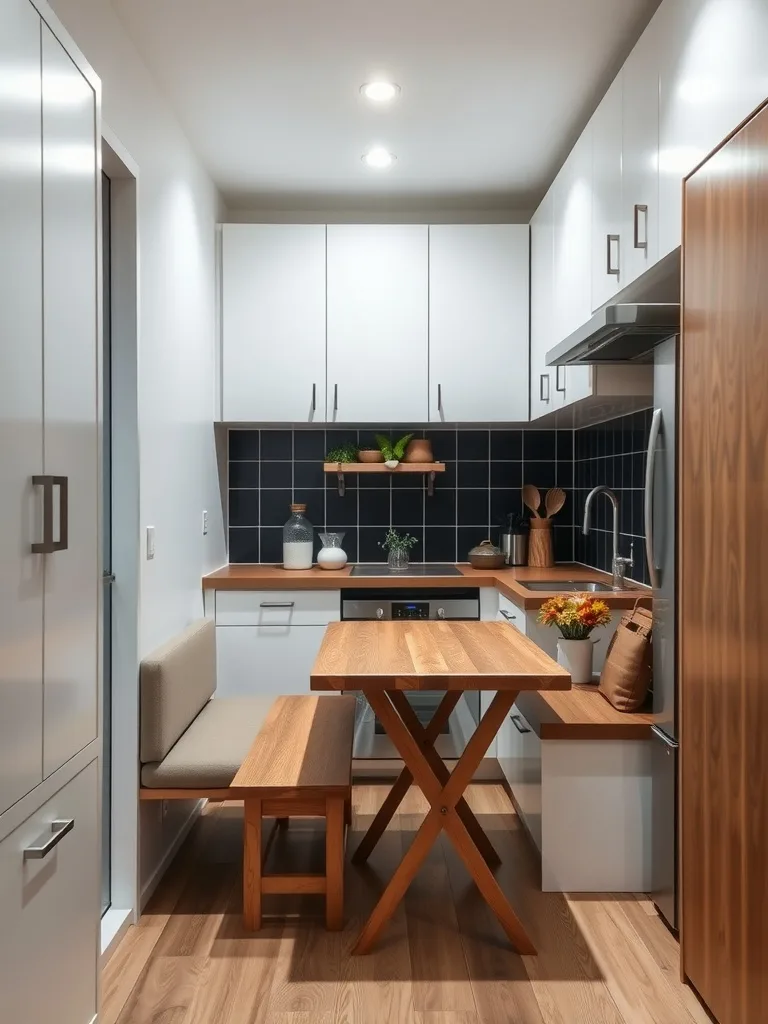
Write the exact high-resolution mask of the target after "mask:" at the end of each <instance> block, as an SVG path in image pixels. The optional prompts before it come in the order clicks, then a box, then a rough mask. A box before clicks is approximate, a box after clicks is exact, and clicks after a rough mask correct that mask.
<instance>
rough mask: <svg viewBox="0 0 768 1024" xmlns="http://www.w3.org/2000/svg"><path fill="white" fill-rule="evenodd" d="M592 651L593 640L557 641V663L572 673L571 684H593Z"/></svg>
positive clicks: (561, 639)
mask: <svg viewBox="0 0 768 1024" xmlns="http://www.w3.org/2000/svg"><path fill="white" fill-rule="evenodd" d="M592 650H593V643H592V641H591V640H564V639H563V638H562V637H560V639H559V640H558V641H557V663H558V665H562V667H563V668H564V669H566V670H567V671H568V672H569V673H570V676H571V682H574V683H591V682H592Z"/></svg>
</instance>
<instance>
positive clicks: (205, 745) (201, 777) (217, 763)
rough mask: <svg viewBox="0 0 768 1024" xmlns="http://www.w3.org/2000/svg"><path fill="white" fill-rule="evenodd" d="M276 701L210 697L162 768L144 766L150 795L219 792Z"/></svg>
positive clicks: (143, 779) (153, 765)
mask: <svg viewBox="0 0 768 1024" xmlns="http://www.w3.org/2000/svg"><path fill="white" fill-rule="evenodd" d="M274 699H275V698H274V697H214V699H213V700H211V701H209V702H208V703H207V704H206V705H205V707H204V708H203V710H202V711H201V712H200V714H199V715H198V716H197V718H196V719H195V720H194V722H193V723H192V724H191V725H190V727H189V728H188V729H187V731H186V732H185V733H184V734H183V736H181V737H180V739H179V740H178V742H177V743H176V744H175V745H174V747H173V749H172V750H171V751H170V752H169V754H168V756H167V757H166V758H165V759H164V760H163V761H162V763H161V764H145V765H144V766H143V768H142V769H141V784H142V786H148V787H150V788H151V789H220V788H221V787H223V786H228V785H229V784H230V782H231V781H232V779H233V778H234V777H235V773H236V772H237V769H238V768H239V767H240V764H241V762H242V761H243V758H244V757H245V755H246V754H247V753H248V751H249V750H250V749H251V744H252V743H253V741H254V740H255V738H256V734H257V733H258V731H259V729H261V726H262V723H263V721H264V719H265V718H266V717H267V714H268V713H269V709H270V708H271V707H272V704H273V702H274Z"/></svg>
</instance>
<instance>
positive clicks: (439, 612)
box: [341, 587, 480, 773]
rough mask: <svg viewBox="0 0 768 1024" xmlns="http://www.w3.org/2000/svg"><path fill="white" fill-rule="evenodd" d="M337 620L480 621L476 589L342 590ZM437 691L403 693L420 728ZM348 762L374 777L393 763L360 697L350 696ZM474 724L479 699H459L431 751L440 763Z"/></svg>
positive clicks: (394, 755)
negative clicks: (353, 700) (353, 707)
mask: <svg viewBox="0 0 768 1024" xmlns="http://www.w3.org/2000/svg"><path fill="white" fill-rule="evenodd" d="M341 618H342V619H343V620H347V621H350V620H352V621H354V620H357V621H361V620H367V619H372V620H376V619H378V620H380V621H382V622H386V621H393V620H405V619H414V620H424V621H428V620H434V621H439V620H441V619H445V620H451V619H452V620H457V619H463V620H465V621H477V620H478V619H479V618H480V591H479V589H478V588H476V587H463V588H452V587H404V588H402V589H399V588H397V589H395V588H387V589H383V590H373V589H368V588H364V589H363V588H361V589H351V590H344V591H342V597H341ZM442 696H443V694H442V692H440V691H433V690H425V691H419V692H409V693H407V694H406V697H407V700H408V702H409V703H410V705H411V707H412V708H413V710H414V711H415V712H416V715H417V716H418V718H419V720H420V721H421V722H422V723H424V724H426V723H427V722H429V720H430V719H431V718H432V715H433V714H434V713H435V711H436V710H437V706H438V704H439V703H440V700H441V699H442ZM356 697H357V716H356V721H355V745H354V757H355V759H356V761H357V762H358V764H357V769H360V767H361V763H363V762H367V763H368V767H369V768H370V769H371V771H372V772H373V773H375V769H376V762H379V763H382V762H386V761H392V760H397V759H399V754H398V752H397V750H396V749H395V748H394V746H393V745H392V742H391V741H390V739H389V737H388V736H387V735H386V733H385V731H384V728H383V726H382V725H381V723H380V722H379V721H378V720H377V718H376V716H375V714H374V712H373V708H371V706H370V704H369V703H368V701H367V700H366V699H365V697H364V695H363V694H362V693H356ZM479 720H480V694H479V693H476V692H475V693H469V694H465V695H464V696H463V697H462V699H461V700H460V701H459V703H458V704H457V705H456V708H455V710H454V712H453V713H452V714H451V717H450V719H449V720H448V722H447V724H446V726H445V727H444V730H443V733H442V734H441V735H440V736H439V737H438V739H437V743H436V749H437V751H438V753H439V754H440V756H441V757H443V758H444V759H448V760H451V759H454V758H457V757H459V756H460V755H461V753H462V751H463V750H464V747H465V746H466V744H467V741H468V740H469V737H470V736H471V735H472V733H473V732H474V731H475V727H476V726H477V723H478V722H479Z"/></svg>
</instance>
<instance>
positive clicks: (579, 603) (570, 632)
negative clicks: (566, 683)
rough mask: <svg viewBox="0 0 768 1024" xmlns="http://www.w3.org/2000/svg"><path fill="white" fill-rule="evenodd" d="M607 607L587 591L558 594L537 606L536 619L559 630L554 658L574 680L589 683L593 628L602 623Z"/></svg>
mask: <svg viewBox="0 0 768 1024" xmlns="http://www.w3.org/2000/svg"><path fill="white" fill-rule="evenodd" d="M610 620H611V609H610V608H609V607H608V605H607V604H606V603H605V601H601V600H600V599H599V598H597V597H592V596H591V595H590V594H558V595H557V597H550V598H549V600H548V601H545V602H544V604H543V605H542V606H541V611H540V612H539V622H541V623H543V624H544V625H545V626H556V627H557V628H558V629H559V630H560V639H559V640H558V641H557V661H558V664H559V665H562V666H563V668H567V669H568V671H569V672H570V674H571V680H572V681H573V682H574V683H591V682H592V646H593V643H594V641H593V640H591V639H590V634H591V633H592V630H593V629H596V628H597V627H598V626H606V625H607V624H608V623H609V622H610Z"/></svg>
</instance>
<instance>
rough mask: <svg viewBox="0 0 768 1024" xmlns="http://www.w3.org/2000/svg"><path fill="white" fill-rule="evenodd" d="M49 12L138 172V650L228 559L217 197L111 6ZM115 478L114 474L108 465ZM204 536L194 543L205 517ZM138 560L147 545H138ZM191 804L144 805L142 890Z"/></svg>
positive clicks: (166, 627) (183, 620)
mask: <svg viewBox="0 0 768 1024" xmlns="http://www.w3.org/2000/svg"><path fill="white" fill-rule="evenodd" d="M52 7H53V8H54V10H55V12H56V14H57V15H58V16H59V17H60V18H61V20H62V22H63V23H64V25H65V27H66V28H67V30H68V31H69V32H70V33H71V35H72V37H73V38H74V40H75V42H76V43H77V45H78V46H79V47H80V48H81V49H82V51H83V53H84V54H85V56H86V58H87V59H88V60H89V61H90V63H91V64H92V66H93V68H94V70H95V71H96V73H97V74H98V75H99V76H100V77H101V80H102V85H103V118H104V121H105V123H106V124H108V125H109V127H110V129H111V130H112V131H113V132H114V133H115V135H116V136H117V138H118V139H119V140H120V142H121V143H122V145H123V146H124V147H125V149H126V150H127V151H128V152H129V153H130V155H131V157H132V158H133V160H134V161H135V162H136V164H137V165H138V168H139V187H138V206H139V227H138V234H139V267H140V272H139V305H140V312H139V439H140V440H139V444H140V494H141V522H142V527H145V526H146V525H148V524H151V525H153V526H154V527H155V538H156V555H155V559H154V561H151V562H147V561H145V560H143V559H142V562H141V566H142V572H141V596H140V652H141V655H144V654H146V653H148V652H149V651H150V650H152V648H154V647H155V646H157V645H158V644H159V643H162V642H163V641H164V640H166V639H168V638H169V637H170V636H171V635H173V634H174V633H176V632H178V631H179V630H181V629H182V628H183V627H184V626H186V625H187V624H188V623H189V622H191V621H192V620H193V619H195V618H197V617H199V616H201V615H202V612H203V605H202V593H201V585H200V577H201V576H202V575H203V574H204V573H206V572H209V571H210V570H211V569H214V568H217V567H218V566H220V565H221V564H222V563H223V562H224V561H225V558H226V556H225V547H224V529H223V525H222V514H221V498H220V492H219V484H218V476H217V468H216V458H215V450H214V435H213V419H214V386H215V358H214V355H215V346H214V339H215V301H214V300H215V260H214V254H215V243H214V239H215V225H216V222H217V221H219V220H221V219H222V218H223V216H224V208H223V205H222V203H221V200H220V197H219V194H218V192H217V190H216V188H215V187H214V185H213V183H212V182H211V180H210V178H209V177H208V175H207V174H206V172H205V171H204V169H203V168H202V166H201V165H200V163H199V161H198V160H197V158H196V156H195V154H194V153H193V151H192V149H191V147H190V145H189V143H188V142H187V140H186V138H185V136H184V134H183V132H182V130H181V128H180V125H179V124H178V122H177V121H176V119H175V117H174V114H173V112H172V110H171V108H170V106H169V105H168V103H167V102H166V101H165V99H164V97H163V95H162V94H161V93H160V91H159V89H158V88H157V86H156V84H155V82H154V80H153V78H152V76H151V74H150V72H149V71H148V70H147V68H146V66H145V65H144V63H143V62H142V60H141V58H140V56H139V55H138V53H137V52H136V50H135V48H134V46H133V44H132V43H131V41H130V39H129V38H128V36H127V35H126V33H125V31H124V29H123V27H122V25H121V23H120V21H119V19H118V18H117V16H116V14H115V13H114V11H113V9H112V7H111V6H110V4H109V3H108V2H107V0H53V2H52ZM114 472H116V473H119V472H120V467H119V466H115V467H114ZM203 509H207V510H208V513H209V532H208V536H207V537H205V538H204V537H203V536H202V511H203ZM137 544H138V545H139V546H140V550H141V551H142V555H143V538H137ZM190 809H191V805H189V804H187V803H184V804H181V803H177V804H176V805H171V806H170V807H169V810H168V814H167V815H166V816H165V818H163V816H162V808H161V806H160V804H157V806H154V805H153V806H146V805H144V806H143V807H142V814H141V880H142V882H141V884H142V886H143V885H144V884H145V883H146V882H147V881H148V880H149V879H150V878H151V877H152V876H153V875H154V873H155V871H156V869H157V866H158V864H159V863H160V862H161V861H162V859H163V857H164V855H165V852H166V851H167V849H168V848H169V845H170V844H171V843H172V842H173V840H174V838H175V836H176V835H177V833H178V831H179V828H180V826H181V825H182V824H183V822H184V821H185V820H186V818H187V817H188V815H189V812H190Z"/></svg>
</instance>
